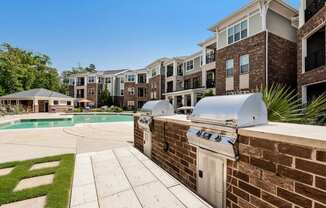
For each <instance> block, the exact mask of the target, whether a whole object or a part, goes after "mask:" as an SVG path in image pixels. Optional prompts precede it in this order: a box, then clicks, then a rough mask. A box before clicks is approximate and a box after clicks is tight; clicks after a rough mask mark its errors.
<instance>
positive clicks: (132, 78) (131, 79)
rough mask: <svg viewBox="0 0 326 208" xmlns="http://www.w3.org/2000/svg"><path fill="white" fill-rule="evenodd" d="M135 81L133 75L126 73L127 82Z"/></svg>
mask: <svg viewBox="0 0 326 208" xmlns="http://www.w3.org/2000/svg"><path fill="white" fill-rule="evenodd" d="M134 81H135V75H133V74H129V75H128V82H134Z"/></svg>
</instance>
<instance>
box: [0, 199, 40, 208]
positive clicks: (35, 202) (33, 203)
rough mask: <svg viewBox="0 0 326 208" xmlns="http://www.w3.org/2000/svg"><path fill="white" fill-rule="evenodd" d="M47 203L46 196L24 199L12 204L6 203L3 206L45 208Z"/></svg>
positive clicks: (7, 207)
mask: <svg viewBox="0 0 326 208" xmlns="http://www.w3.org/2000/svg"><path fill="white" fill-rule="evenodd" d="M45 204H46V196H41V197H37V198H32V199H27V200H23V201H18V202H13V203H10V204H4V205H2V206H1V208H30V207H33V208H44V207H45Z"/></svg>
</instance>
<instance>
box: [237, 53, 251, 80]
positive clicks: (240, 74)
mask: <svg viewBox="0 0 326 208" xmlns="http://www.w3.org/2000/svg"><path fill="white" fill-rule="evenodd" d="M243 56H248V66H249V67H248V72H246V73H241V57H243ZM249 73H250V55H249V54H244V55H241V56H240V57H239V74H240V75H245V74H249Z"/></svg>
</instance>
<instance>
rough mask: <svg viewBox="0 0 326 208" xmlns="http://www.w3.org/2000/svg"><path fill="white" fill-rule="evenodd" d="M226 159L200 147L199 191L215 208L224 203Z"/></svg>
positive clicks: (219, 207) (220, 207)
mask: <svg viewBox="0 0 326 208" xmlns="http://www.w3.org/2000/svg"><path fill="white" fill-rule="evenodd" d="M224 168H225V167H224V160H223V159H221V158H219V157H217V156H216V155H215V154H214V153H212V152H209V151H207V150H203V149H201V148H199V149H198V172H197V181H198V193H199V194H200V195H201V196H202V197H203V198H204V199H205V200H206V201H207V202H208V203H210V204H211V205H213V206H214V207H215V208H223V205H224V184H223V183H224V174H225V171H224Z"/></svg>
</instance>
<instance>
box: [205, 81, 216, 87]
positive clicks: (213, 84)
mask: <svg viewBox="0 0 326 208" xmlns="http://www.w3.org/2000/svg"><path fill="white" fill-rule="evenodd" d="M206 88H215V80H214V79H208V80H206Z"/></svg>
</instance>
